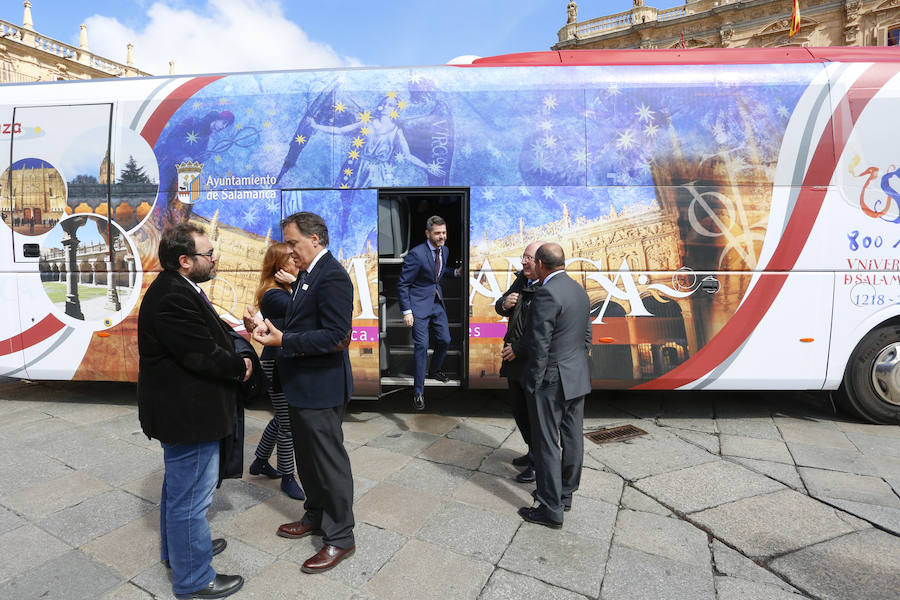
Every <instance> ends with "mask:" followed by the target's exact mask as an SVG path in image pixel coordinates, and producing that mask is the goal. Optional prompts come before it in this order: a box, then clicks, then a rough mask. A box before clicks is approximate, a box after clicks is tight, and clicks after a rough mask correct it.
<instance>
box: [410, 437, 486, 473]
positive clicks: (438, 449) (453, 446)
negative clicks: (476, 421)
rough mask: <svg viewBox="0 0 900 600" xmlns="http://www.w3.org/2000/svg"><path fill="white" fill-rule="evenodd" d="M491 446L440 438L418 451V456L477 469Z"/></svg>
mask: <svg viewBox="0 0 900 600" xmlns="http://www.w3.org/2000/svg"><path fill="white" fill-rule="evenodd" d="M492 452H494V449H493V448H490V447H488V446H482V445H481V444H472V443H470V442H463V441H461V440H454V439H450V438H441V439H439V440H438V441H436V442H435V443H433V444H432V445H430V446H428V447H427V448H425V449H424V450H422V451H421V452H420V453H419V457H420V458H424V459H426V460H430V461H432V462H437V463H443V464H447V465H454V466H457V467H462V468H464V469H469V470H472V469H477V468H478V467H479V465H481V463H482V461H484V459H485V457H487V456H488V455H489V454H491V453H492Z"/></svg>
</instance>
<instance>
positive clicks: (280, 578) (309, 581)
mask: <svg viewBox="0 0 900 600" xmlns="http://www.w3.org/2000/svg"><path fill="white" fill-rule="evenodd" d="M232 597H233V598H235V600H323V599H325V598H327V599H328V600H350V598H352V597H353V590H352V589H351V588H349V587H347V586H345V585H343V584H340V583H338V582H336V581H334V580H332V579H329V578H328V577H325V576H324V575H313V576H310V575H307V574H305V573H303V572H302V571H300V568H299V567H298V566H297V563H293V562H289V561H283V560H279V561H276V562H274V563H272V564H271V565H269V566H268V567H266V568H265V569H264V570H263V571H262V572H260V574H259V575H257V576H256V577H254V578H253V579H252V580H250V581H248V582H247V583H245V584H244V587H243V588H241V591H240V592H238V593H237V594H235V595H234V596H232Z"/></svg>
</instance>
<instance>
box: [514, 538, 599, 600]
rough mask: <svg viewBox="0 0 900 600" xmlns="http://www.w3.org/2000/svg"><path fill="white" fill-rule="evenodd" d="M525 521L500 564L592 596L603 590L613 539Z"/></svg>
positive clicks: (522, 573)
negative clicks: (604, 570) (602, 585)
mask: <svg viewBox="0 0 900 600" xmlns="http://www.w3.org/2000/svg"><path fill="white" fill-rule="evenodd" d="M611 536H612V531H610V532H609V534H608V536H605V537H603V538H596V537H586V536H582V535H578V534H576V533H572V532H570V531H566V530H562V531H560V530H553V529H548V528H547V527H543V526H541V525H535V524H532V523H523V524H522V526H521V527H520V528H519V530H518V532H517V533H516V535H515V537H514V538H513V541H512V543H511V544H510V545H509V548H507V550H506V553H505V554H504V555H503V558H502V559H501V560H500V562H499V563H498V564H497V566H498V567H501V568H503V569H506V570H508V571H513V572H515V573H519V574H521V575H528V576H531V577H535V578H537V579H540V580H541V581H544V582H546V583H549V584H551V585H554V586H557V587H561V588H565V589H567V590H571V591H573V592H577V593H579V594H583V595H585V596H589V597H594V598H595V597H596V596H597V595H598V594H599V593H600V583H601V581H602V579H603V569H604V565H605V564H606V557H607V553H608V550H609V538H610V537H611Z"/></svg>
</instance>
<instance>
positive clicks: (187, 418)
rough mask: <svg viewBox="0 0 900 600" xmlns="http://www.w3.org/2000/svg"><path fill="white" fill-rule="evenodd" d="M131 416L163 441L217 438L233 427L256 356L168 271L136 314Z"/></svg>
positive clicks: (147, 295)
mask: <svg viewBox="0 0 900 600" xmlns="http://www.w3.org/2000/svg"><path fill="white" fill-rule="evenodd" d="M138 354H139V355H140V366H139V370H138V386H137V391H138V415H139V418H140V421H141V427H142V428H143V430H144V433H146V434H147V436H148V437H152V438H156V439H158V440H160V441H162V442H167V443H199V442H211V441H215V440H221V439H223V438H225V437H226V436H228V435H231V434H232V433H233V431H234V419H235V414H236V411H237V398H238V393H239V391H240V388H241V380H242V379H243V378H244V373H245V371H246V367H245V365H244V359H243V357H244V356H247V357H250V356H256V353H255V352H254V351H253V348H252V347H251V346H250V344H249V343H248V342H246V341H245V340H243V339H241V338H240V336H238V335H237V334H235V333H234V331H233V330H232V329H231V328H230V327H229V326H228V325H226V324H225V323H224V322H222V320H221V319H220V318H219V316H218V315H217V314H216V312H215V311H214V310H213V308H212V306H210V305H209V303H207V302H206V300H204V299H203V298H202V297H201V296H200V294H198V293H197V291H196V290H195V289H194V288H193V286H191V284H190V283H188V281H186V280H185V279H184V277H182V276H181V275H180V274H179V273H177V272H175V271H163V272H162V273H160V274H159V276H158V277H157V278H156V279H155V280H154V281H153V283H151V284H150V287H148V288H147V292H146V293H145V294H144V298H143V300H142V302H141V309H140V313H139V315H138Z"/></svg>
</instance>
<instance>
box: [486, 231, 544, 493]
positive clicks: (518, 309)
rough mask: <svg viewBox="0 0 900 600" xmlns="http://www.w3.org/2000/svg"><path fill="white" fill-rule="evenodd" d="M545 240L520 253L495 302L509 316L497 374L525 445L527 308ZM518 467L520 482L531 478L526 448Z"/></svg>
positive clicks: (528, 438)
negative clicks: (536, 260)
mask: <svg viewBox="0 0 900 600" xmlns="http://www.w3.org/2000/svg"><path fill="white" fill-rule="evenodd" d="M543 243H544V242H532V243H530V244H528V246H526V247H525V251H524V252H523V253H522V270H521V271H519V272H518V273H517V274H516V279H515V281H513V283H512V285H511V286H510V287H509V289H508V290H506V293H505V294H503V295H502V296H500V298H498V299H497V302H496V303H494V309H495V310H496V311H497V314H498V315H502V316H504V317H509V322H508V324H507V327H506V335H504V336H503V351H502V353H501V355H500V356H501V358H502V359H503V362H502V363H501V365H500V376H501V377H506V381H507V384H508V386H509V396H508V399H509V406H510V409H511V410H512V414H513V419H515V421H516V426H518V428H519V433H521V434H522V439H523V440H525V443H526V444H529V445H530V444H531V425H530V424H529V422H528V403H527V402H526V401H525V390H524V389H523V388H522V371H523V370H524V367H525V359H526V357H527V352H528V342H527V340H526V339H525V335H524V334H525V330H526V327H527V325H528V309H529V308H530V306H531V301H532V300H533V299H534V293H535V292H536V291H537V288H538V286H539V285H540V284H541V282H540V280H539V279H538V276H537V273H536V272H535V270H534V253H535V252H537V249H538V248H540V247H541V246H542V245H543ZM512 462H513V464H514V465H515V466H517V467H525V470H524V471H522V472H521V473H519V474H518V475H516V481H518V482H519V483H528V482H530V481H534V458H533V457H532V455H531V451H530V450H529V451H528V452H527V453H525V454H524V455H522V456H519V457H517V458H514V459H513V461H512Z"/></svg>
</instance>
